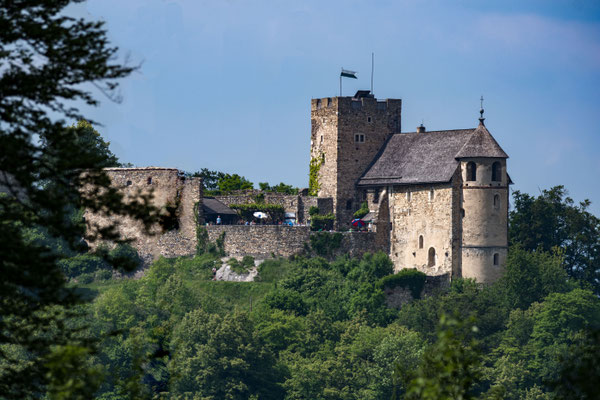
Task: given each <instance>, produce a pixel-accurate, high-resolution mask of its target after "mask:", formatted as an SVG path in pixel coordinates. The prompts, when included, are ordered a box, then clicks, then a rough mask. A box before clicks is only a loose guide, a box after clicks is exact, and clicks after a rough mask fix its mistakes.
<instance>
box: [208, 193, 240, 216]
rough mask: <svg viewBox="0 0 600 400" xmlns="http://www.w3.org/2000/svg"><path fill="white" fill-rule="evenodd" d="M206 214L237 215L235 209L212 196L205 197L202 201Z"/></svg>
mask: <svg viewBox="0 0 600 400" xmlns="http://www.w3.org/2000/svg"><path fill="white" fill-rule="evenodd" d="M202 209H203V210H204V214H219V215H237V213H236V212H235V211H233V210H232V209H231V208H229V207H227V206H226V205H225V204H223V203H221V202H220V201H219V200H217V199H214V198H212V197H205V198H204V199H203V202H202Z"/></svg>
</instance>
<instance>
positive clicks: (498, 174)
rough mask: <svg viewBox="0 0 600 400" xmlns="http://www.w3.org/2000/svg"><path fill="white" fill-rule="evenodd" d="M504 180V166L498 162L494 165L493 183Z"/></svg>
mask: <svg viewBox="0 0 600 400" xmlns="http://www.w3.org/2000/svg"><path fill="white" fill-rule="evenodd" d="M501 180H502V165H500V163H499V162H498V161H496V162H495V163H493V164H492V182H500V181H501Z"/></svg>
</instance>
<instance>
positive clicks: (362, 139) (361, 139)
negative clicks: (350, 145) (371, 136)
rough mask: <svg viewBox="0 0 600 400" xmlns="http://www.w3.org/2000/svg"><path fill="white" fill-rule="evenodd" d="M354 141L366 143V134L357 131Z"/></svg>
mask: <svg viewBox="0 0 600 400" xmlns="http://www.w3.org/2000/svg"><path fill="white" fill-rule="evenodd" d="M354 141H355V142H356V143H364V142H365V135H364V134H362V133H357V134H355V135H354Z"/></svg>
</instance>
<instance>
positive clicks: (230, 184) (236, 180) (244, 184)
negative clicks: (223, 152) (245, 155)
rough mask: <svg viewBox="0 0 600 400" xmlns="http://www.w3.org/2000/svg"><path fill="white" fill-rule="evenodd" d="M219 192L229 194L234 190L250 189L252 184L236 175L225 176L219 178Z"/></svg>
mask: <svg viewBox="0 0 600 400" xmlns="http://www.w3.org/2000/svg"><path fill="white" fill-rule="evenodd" d="M218 185H219V190H220V191H222V192H231V191H234V190H246V189H252V188H253V187H254V184H253V183H252V182H250V181H249V180H247V179H246V178H244V177H243V176H239V175H238V174H233V175H230V174H225V175H224V176H222V177H221V178H219V183H218Z"/></svg>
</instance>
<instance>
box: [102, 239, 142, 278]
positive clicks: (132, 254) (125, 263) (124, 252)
mask: <svg viewBox="0 0 600 400" xmlns="http://www.w3.org/2000/svg"><path fill="white" fill-rule="evenodd" d="M108 260H109V262H110V263H111V264H112V265H113V266H114V267H115V268H118V269H121V270H123V271H127V272H130V271H135V270H136V269H137V268H138V267H139V266H140V265H142V259H141V257H140V256H139V254H138V252H137V250H136V249H135V248H133V246H131V245H129V244H127V243H125V244H117V245H116V246H115V247H114V248H113V249H112V250H110V251H109V252H108Z"/></svg>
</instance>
